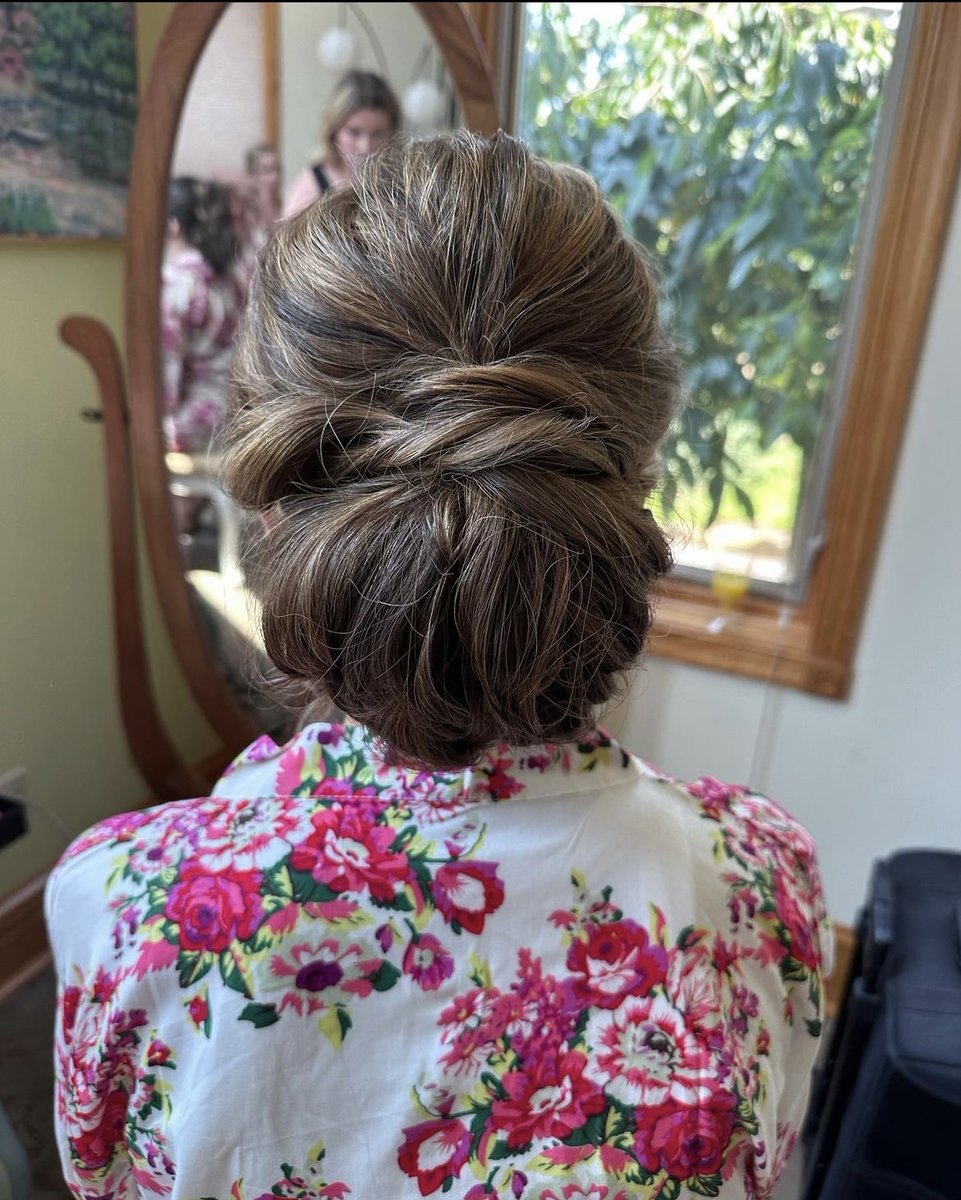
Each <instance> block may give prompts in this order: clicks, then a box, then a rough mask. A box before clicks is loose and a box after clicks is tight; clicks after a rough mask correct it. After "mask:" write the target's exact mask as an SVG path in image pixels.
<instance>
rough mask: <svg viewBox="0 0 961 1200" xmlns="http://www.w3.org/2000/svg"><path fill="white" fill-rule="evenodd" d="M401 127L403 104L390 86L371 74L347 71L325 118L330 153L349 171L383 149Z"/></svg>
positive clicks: (327, 147)
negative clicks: (401, 107)
mask: <svg viewBox="0 0 961 1200" xmlns="http://www.w3.org/2000/svg"><path fill="white" fill-rule="evenodd" d="M399 128H400V104H399V103H398V101H397V97H396V96H395V95H394V93H393V92H392V91H391V89H390V86H389V85H388V84H387V83H386V82H385V81H384V80H383V79H381V77H380V76H379V75H372V74H371V73H370V72H369V71H348V72H347V74H346V75H345V76H344V77H343V79H341V81H340V83H338V84H337V87H336V88H335V89H334V93H333V95H332V96H331V98H330V102H329V104H328V105H327V112H326V114H325V117H324V144H325V147H326V150H327V153H328V154H329V155H330V156H331V157H332V158H333V159H334V161H335V162H337V163H339V164H340V165H341V166H343V167H344V168H346V169H348V170H350V169H352V168H353V167H354V166H356V165H357V164H358V163H360V162H362V161H363V160H364V159H365V158H367V157H368V155H371V154H374V153H375V152H376V151H378V150H380V149H381V148H382V147H383V146H385V145H386V144H387V142H388V141H389V140H390V139H391V138H392V137H393V135H394V134H395V133H396V132H397V130H398V129H399Z"/></svg>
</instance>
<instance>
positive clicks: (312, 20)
mask: <svg viewBox="0 0 961 1200" xmlns="http://www.w3.org/2000/svg"><path fill="white" fill-rule="evenodd" d="M340 7H341V6H340V5H339V4H323V3H320V4H300V3H292V4H291V3H284V4H281V5H280V59H281V73H280V78H281V84H280V89H281V103H280V112H281V129H282V133H281V155H282V161H283V166H284V183H285V185H286V184H288V183H289V182H290V180H291V179H293V178H294V177H295V176H296V175H298V174H299V173H300V172H301V171H302V170H303V169H304V167H305V166H306V165H307V163H308V162H309V161H310V159H311V158H312V157H314V155H315V154H317V153H318V152H319V151H321V146H320V127H321V122H322V118H323V113H324V109H325V107H326V105H327V99H328V97H329V96H330V93H331V91H332V90H333V88H334V85H335V84H336V83H337V81H338V80H339V79H340V77H341V75H343V73H344V71H346V70H348V69H349V68H350V67H358V68H360V69H361V70H363V71H374V72H376V73H377V74H378V75H381V74H383V68H382V67H381V66H380V64H379V59H378V56H377V54H376V52H375V51H374V50H373V48H372V47H371V44H370V41H369V39H368V38H367V36H366V34H365V33H364V30H363V28H362V26H361V25H360V24H359V23H358V21H357V19H356V17H355V16H354V14H353V13H349V14H348V16H347V22H346V27H347V28H348V29H349V30H350V32H351V33H352V34H353V35H354V38H355V44H356V46H357V51H358V52H357V56H356V58H355V59H354V60H353V61H352V62H345V63H344V64H343V66H342V67H338V68H336V69H331V68H329V67H324V66H321V64H320V62H319V61H318V58H317V40H318V38H319V37H320V36H321V34H323V33H324V32H325V31H326V30H328V29H331V28H333V27H335V26H336V25H337V24H338V11H339V9H340ZM351 7H356V8H357V9H359V10H360V11H361V13H362V14H363V15H364V16H365V17H366V18H367V19H368V21H369V22H370V24H371V25H372V26H373V29H374V33H375V36H376V38H377V41H378V42H379V43H380V45H381V47H382V49H383V52H384V56H385V58H386V61H387V70H388V74H387V82H388V83H389V84H390V86H391V87H392V88H393V89H394V91H395V92H396V93H397V96H398V98H401V96H402V93H403V91H404V89H405V88H406V87H407V86H408V84H410V83H411V82H412V81H413V80H414V78H416V77H417V75H416V74H415V72H417V70H418V67H419V65H420V64H421V63H422V62H423V56H424V53H425V51H428V72H427V73H428V74H429V76H430V78H431V79H433V80H434V81H435V82H437V81H438V75H437V69H438V67H439V56H438V53H437V51H436V49H435V48H434V43H433V39H432V38H431V36H430V33H429V32H428V30H427V26H426V25H425V24H424V22H423V21H422V20H421V18H420V17H419V16H418V15H417V12H416V11H415V10H414V8H413V6H412V5H410V4H356V5H353V6H351ZM442 77H443V78H444V79H445V80H446V78H447V76H446V73H444V74H443V76H442ZM447 86H448V89H449V84H448V85H447ZM438 127H439V126H438ZM417 132H421V131H420V130H418V131H417ZM424 132H426V130H425V131H424Z"/></svg>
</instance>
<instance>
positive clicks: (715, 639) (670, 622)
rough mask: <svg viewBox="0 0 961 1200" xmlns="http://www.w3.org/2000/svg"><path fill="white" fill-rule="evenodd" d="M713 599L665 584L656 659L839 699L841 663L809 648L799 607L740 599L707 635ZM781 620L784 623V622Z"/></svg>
mask: <svg viewBox="0 0 961 1200" xmlns="http://www.w3.org/2000/svg"><path fill="white" fill-rule="evenodd" d="M719 613H720V609H719V606H718V602H717V599H716V598H715V597H714V596H713V595H712V594H711V592H710V591H709V590H708V589H707V588H706V587H704V586H703V585H699V584H694V583H684V582H681V581H679V580H674V579H672V580H669V581H668V582H667V583H666V585H665V587H664V590H663V592H662V594H661V599H660V603H659V604H658V608H657V615H656V618H655V621H654V628H653V629H652V631H651V636H650V639H649V641H648V650H649V651H650V653H651V654H653V655H656V656H658V657H660V658H669V659H674V660H677V661H680V662H686V663H689V664H690V665H692V666H698V667H708V668H710V669H712V670H715V671H725V672H728V673H730V674H734V675H742V676H746V677H747V678H749V679H761V680H764V681H765V682H774V683H779V684H782V685H783V686H785V687H792V688H797V689H799V690H800V691H806V692H812V693H814V694H815V695H818V696H827V697H830V698H831V699H834V700H841V699H844V698H845V697H846V696H847V693H848V688H849V684H850V668H849V665H848V663H847V662H845V661H840V660H838V659H832V658H828V657H825V656H824V655H823V654H818V653H817V652H816V651H815V649H814V636H815V633H814V626H813V623H812V621H811V618H810V615H809V614H808V613H807V612H806V611H805V607H804V606H803V605H787V606H785V605H783V604H781V603H779V602H778V601H776V600H770V599H767V598H765V597H750V596H748V597H745V599H744V600H743V601H741V603H739V604H738V606H737V608H736V610H735V611H734V612H732V613H731V614H730V615H729V616H728V618H727V621H726V623H725V624H724V626H723V628H722V629H720V630H719V631H717V632H712V630H711V629H710V628H709V626H710V625H711V623H712V622H713V621H714V620H715V618H716V617H718V615H719ZM785 615H786V618H787V619H786V620H785Z"/></svg>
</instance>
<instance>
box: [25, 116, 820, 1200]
mask: <svg viewBox="0 0 961 1200" xmlns="http://www.w3.org/2000/svg"><path fill="white" fill-rule="evenodd" d="M678 390H679V383H678V363H677V357H676V354H675V350H674V347H673V345H672V344H671V341H670V340H669V338H668V337H667V336H666V334H665V332H664V330H663V329H662V327H661V324H660V319H659V303H658V295H657V291H656V288H655V286H654V282H653V279H652V276H651V272H650V270H649V268H648V264H647V261H646V259H645V257H644V255H643V254H642V252H641V251H640V249H639V248H638V247H637V246H636V245H635V244H634V243H633V242H632V241H631V240H630V239H629V238H628V237H626V236H625V234H624V232H623V231H622V229H621V227H620V225H619V222H618V218H617V215H616V214H615V213H614V211H613V210H612V209H611V208H610V207H609V206H608V205H607V204H606V203H605V201H604V198H603V196H602V195H601V193H600V191H599V189H598V188H597V186H596V184H595V183H594V182H593V181H592V180H591V179H589V178H588V177H587V176H586V175H584V174H582V173H581V172H579V171H577V170H575V169H573V168H569V167H560V166H554V165H552V164H549V163H547V162H544V161H542V160H540V159H537V158H534V157H533V156H532V155H531V154H530V153H529V152H528V151H527V150H526V149H525V147H524V146H523V145H522V143H520V142H519V141H516V140H515V139H513V138H511V137H508V136H506V135H498V136H497V137H495V138H492V139H483V138H478V137H474V136H473V135H471V134H467V133H459V134H456V135H452V136H448V137H438V138H428V139H423V140H417V141H411V142H408V143H401V144H395V145H392V146H389V147H387V148H386V149H385V150H384V151H382V152H381V153H379V154H377V155H374V156H373V157H371V158H370V159H369V160H368V161H367V162H366V163H365V164H364V166H363V167H362V168H361V169H360V170H359V171H358V173H357V176H356V177H355V179H354V181H353V183H352V184H351V185H349V186H345V187H343V188H340V189H338V190H337V191H336V192H333V193H331V195H330V196H329V197H328V198H326V199H325V200H323V201H321V202H320V203H319V204H314V205H312V206H311V207H310V208H308V209H307V210H305V211H304V212H302V213H301V214H300V215H299V216H297V217H294V218H293V219H292V220H290V221H285V222H281V223H280V224H279V225H278V226H277V229H276V230H275V232H274V234H273V236H272V237H271V239H270V241H269V242H268V244H267V247H266V249H265V251H264V254H263V255H262V256H261V261H260V267H259V270H258V272H257V275H256V277H255V281H254V287H253V292H252V296H251V301H250V304H249V305H248V308H247V310H246V312H245V316H244V329H243V332H242V335H241V343H240V349H239V351H238V364H237V372H236V390H235V392H234V394H233V395H234V399H233V406H234V407H233V409H232V413H231V417H230V419H229V421H228V424H227V427H226V429H225V433H224V444H225V456H226V464H225V470H226V478H227V481H228V484H229V485H230V487H231V489H232V490H233V493H234V495H235V497H236V499H237V500H238V502H239V503H241V504H242V505H244V506H246V507H247V508H248V509H250V510H252V511H254V512H257V513H260V514H262V515H263V516H264V517H265V518H269V520H267V522H266V524H267V525H268V529H267V530H266V532H265V536H264V544H263V547H262V549H261V552H260V554H259V556H258V564H257V565H258V570H259V571H260V578H259V580H258V582H257V585H256V587H257V592H258V595H259V596H260V597H261V600H262V603H263V632H264V638H265V644H266V647H267V650H268V653H269V654H270V656H271V658H272V659H273V661H274V663H275V664H276V666H277V668H278V670H279V671H280V672H281V673H282V674H283V675H285V676H287V677H289V679H290V680H291V681H295V682H296V683H298V684H299V685H301V686H302V687H304V688H305V689H306V690H308V691H309V692H310V693H312V694H313V695H315V696H320V695H325V696H327V697H329V698H330V699H332V700H333V701H334V702H335V703H336V704H337V705H338V707H339V708H340V709H341V710H342V711H343V712H345V713H349V714H350V718H351V719H350V721H348V722H347V723H346V724H341V723H322V722H316V723H311V724H308V725H306V726H305V727H304V728H303V729H302V730H301V732H300V733H298V734H297V735H296V736H295V737H294V738H293V739H292V740H291V741H290V742H288V743H287V744H285V745H276V744H274V742H272V741H271V740H270V739H269V738H261V739H260V740H259V741H257V742H255V743H254V744H253V745H252V746H250V747H249V748H248V749H247V750H246V751H245V752H244V753H243V754H241V755H240V757H239V758H238V759H237V760H236V761H235V762H234V763H233V765H232V766H231V768H230V769H229V770H228V772H227V773H226V774H225V775H224V777H223V778H222V779H221V780H220V782H219V783H218V784H217V785H216V787H215V789H214V795H213V796H212V797H207V798H202V799H192V800H184V801H181V802H179V803H176V804H169V805H165V806H161V807H159V808H154V809H152V810H149V811H147V812H137V813H131V814H128V815H126V816H118V817H113V818H111V819H109V820H107V821H104V822H102V823H101V824H99V825H97V826H96V827H95V828H94V829H93V830H91V831H90V832H89V833H87V834H85V835H84V836H83V837H81V838H80V839H79V840H78V841H77V842H75V843H74V845H73V846H72V847H71V848H70V849H69V850H68V852H67V854H66V856H65V858H64V859H63V861H62V862H61V863H60V865H59V866H58V867H57V868H56V870H55V871H54V874H53V876H52V879H51V882H50V884H49V887H48V891H47V919H48V923H49V929H50V935H51V941H52V945H53V950H54V957H55V961H56V968H57V973H58V976H59V980H60V989H61V990H60V1012H59V1018H58V1023H57V1051H56V1061H57V1064H58V1066H57V1072H58V1084H57V1089H58V1090H57V1095H58V1101H57V1105H58V1107H57V1121H58V1127H59V1135H60V1136H59V1141H60V1146H61V1148H62V1155H63V1163H64V1168H65V1170H66V1173H67V1178H68V1180H69V1182H70V1186H71V1190H72V1191H73V1192H74V1194H75V1195H76V1196H78V1197H88V1196H114V1197H117V1198H120V1197H134V1196H137V1195H142V1196H147V1195H150V1196H164V1195H172V1196H173V1197H175V1198H186V1197H197V1196H217V1197H221V1198H222V1200H227V1197H230V1196H233V1197H242V1196H247V1197H250V1198H255V1197H261V1198H263V1197H267V1196H271V1195H273V1196H279V1197H312V1198H315V1200H322V1198H326V1200H343V1198H344V1197H346V1196H350V1197H356V1198H357V1200H380V1198H384V1200H419V1198H420V1197H424V1196H435V1197H436V1198H437V1200H441V1198H442V1197H444V1196H447V1197H449V1198H450V1200H564V1198H566V1200H586V1198H590V1200H655V1198H656V1197H662V1198H663V1197H667V1196H670V1197H679V1196H681V1194H682V1193H683V1195H685V1196H688V1195H702V1196H705V1195H709V1196H719V1197H721V1198H722V1200H745V1198H746V1197H751V1198H752V1200H757V1198H761V1197H769V1196H770V1195H771V1193H772V1190H773V1188H774V1185H775V1182H776V1180H777V1178H778V1175H779V1174H780V1172H781V1170H782V1168H783V1166H784V1163H785V1160H786V1158H787V1156H788V1154H789V1153H790V1150H791V1147H792V1145H793V1142H794V1140H795V1137H796V1134H797V1131H798V1128H799V1126H800V1123H801V1119H802V1114H803V1111H804V1107H805V1101H806V1098H807V1093H808V1086H809V1073H810V1069H811V1065H812V1063H813V1060H814V1056H815V1051H816V1049H817V1044H818V1033H819V1029H820V1017H821V996H822V985H821V971H822V964H823V957H822V956H823V953H824V950H825V949H826V943H825V942H824V941H822V938H823V937H824V935H825V933H826V920H825V914H824V904H823V897H822V894H821V888H820V884H819V876H818V868H817V862H816V857H815V852H814V847H813V845H812V842H811V839H810V837H809V836H808V835H807V833H805V831H804V830H803V828H802V827H801V826H800V825H798V823H797V822H796V821H795V820H794V819H793V818H792V817H791V816H789V814H788V813H787V812H785V811H784V809H782V808H781V807H780V806H779V805H777V804H776V803H774V802H773V801H771V800H768V799H767V798H765V797H764V796H760V795H756V794H753V793H750V792H748V791H746V790H745V789H744V788H741V787H731V786H728V785H726V784H723V783H720V782H718V781H717V780H716V779H713V778H704V779H701V780H699V781H697V782H696V783H691V784H684V783H681V782H678V781H676V780H674V779H671V778H669V777H667V776H666V775H664V774H662V773H661V772H659V771H657V770H656V769H655V768H653V767H652V766H650V765H649V764H647V763H645V762H643V761H642V760H641V759H639V758H637V757H635V756H633V755H631V754H629V753H628V752H627V751H626V750H624V749H622V748H621V747H620V746H619V745H618V744H617V743H616V742H615V741H614V739H613V738H612V737H611V736H610V735H609V734H607V733H605V732H604V731H603V730H601V729H599V728H598V727H597V719H598V714H599V711H600V710H601V708H602V706H604V705H605V704H606V703H607V702H608V701H609V700H610V699H611V697H612V696H613V695H614V693H615V692H616V690H617V689H618V687H619V686H620V685H621V684H622V682H623V679H624V674H625V672H627V671H629V670H630V669H631V668H632V667H633V666H634V665H635V664H636V662H637V660H638V657H639V656H640V655H641V653H642V651H643V649H644V645H645V641H646V638H647V635H648V632H649V630H650V627H651V620H652V604H653V601H654V597H655V593H656V588H657V586H658V581H659V580H660V578H661V576H662V575H663V574H664V572H665V571H666V570H667V569H668V567H669V565H670V552H669V549H668V545H667V541H666V539H665V537H664V534H663V533H662V531H661V529H660V528H659V527H658V525H657V523H656V522H655V520H654V517H653V516H652V514H651V512H650V510H649V509H648V507H647V504H646V498H647V497H648V496H649V495H650V493H651V491H652V489H653V488H654V487H656V486H657V483H658V475H659V449H658V448H659V445H660V443H661V441H662V439H663V438H664V435H665V433H666V432H667V429H668V427H669V424H670V422H671V419H672V417H673V415H674V413H675V411H676V407H677V398H678ZM691 736H692V737H694V736H696V731H694V730H692V734H691Z"/></svg>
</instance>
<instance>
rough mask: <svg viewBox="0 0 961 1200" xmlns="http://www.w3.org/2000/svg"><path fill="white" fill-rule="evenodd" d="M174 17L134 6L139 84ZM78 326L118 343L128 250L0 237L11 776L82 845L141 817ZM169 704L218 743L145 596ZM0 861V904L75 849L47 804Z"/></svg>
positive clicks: (4, 672)
mask: <svg viewBox="0 0 961 1200" xmlns="http://www.w3.org/2000/svg"><path fill="white" fill-rule="evenodd" d="M173 8H174V5H173V4H169V3H163V4H152V3H151V4H137V5H136V9H137V43H138V46H137V48H138V55H139V64H140V80H141V86H142V85H143V82H144V81H145V79H146V77H147V72H148V70H149V64H150V59H151V57H152V54H153V50H154V48H155V46H156V44H157V41H158V40H159V37H160V34H161V32H162V30H163V27H164V25H165V23H166V21H167V19H168V17H169V15H170V12H171V11H172V9H173ZM72 313H83V314H89V315H91V316H95V317H99V318H101V319H102V320H104V321H105V322H106V323H107V325H108V326H109V327H110V328H111V329H112V330H113V331H114V333H115V334H116V335H117V336H118V337H121V336H122V331H123V245H122V244H120V243H117V242H90V243H85V244H71V245H67V244H63V245H58V244H57V243H55V242H50V243H46V244H43V243H39V244H27V243H14V242H4V241H2V240H0V412H2V425H0V775H3V774H5V773H6V772H7V771H8V770H10V769H11V768H14V767H25V768H26V770H27V790H28V796H29V797H30V798H31V799H33V800H35V801H37V802H38V804H41V805H43V806H44V807H45V808H46V809H48V810H49V811H50V813H52V814H55V816H56V817H59V818H60V820H61V821H62V822H63V823H64V824H65V825H66V827H67V828H68V829H69V831H70V832H71V834H76V833H78V832H80V830H82V829H83V828H85V827H86V826H87V825H89V824H90V823H91V822H92V821H94V820H96V819H98V818H100V817H102V816H105V815H107V814H108V813H113V812H120V811H123V810H124V809H125V808H129V807H132V806H135V805H137V804H138V803H139V802H140V801H141V799H142V798H143V796H144V795H145V793H146V790H147V789H146V787H145V785H144V783H143V781H142V780H141V778H140V776H139V774H138V773H137V770H136V768H135V766H134V765H133V762H132V761H131V759H130V756H129V754H128V752H127V747H126V742H125V739H124V734H123V730H122V727H121V723H120V715H119V710H118V705H117V699H116V693H115V686H114V647H113V633H112V612H111V601H110V590H109V585H110V579H109V562H108V546H107V530H106V522H105V494H104V460H103V450H102V432H101V428H100V426H98V425H94V424H89V423H87V422H85V421H82V420H81V418H80V415H79V414H80V410H81V409H83V408H91V407H95V406H97V404H98V397H97V395H96V391H95V387H94V383H93V377H92V375H91V374H90V371H89V369H88V368H87V367H86V365H85V364H84V362H83V361H82V360H81V359H80V358H78V357H77V356H76V355H75V354H74V353H73V352H72V351H70V350H68V349H67V348H66V347H65V346H63V345H62V344H61V343H60V341H59V337H58V333H57V329H58V325H59V323H60V321H61V320H62V319H63V318H64V317H65V316H68V315H70V314H72ZM147 609H148V611H147V623H148V638H149V641H150V644H151V652H152V659H153V663H154V674H155V680H156V685H157V691H158V699H159V700H160V703H161V705H162V708H163V710H164V713H165V715H166V716H167V718H168V720H169V724H170V726H171V731H172V732H173V734H174V735H175V737H176V739H177V742H178V745H179V747H180V749H181V751H182V752H183V753H184V754H185V755H186V756H187V757H189V758H190V759H191V760H193V761H196V760H198V759H199V758H201V757H203V755H204V754H206V753H209V752H210V751H211V750H212V749H213V746H214V741H213V739H212V736H211V734H210V732H209V730H208V729H207V727H206V726H205V724H204V722H203V720H202V719H201V717H200V715H199V713H198V711H197V709H196V707H195V706H194V705H193V702H192V701H191V699H190V697H189V694H188V693H187V691H186V688H185V685H184V683H183V681H182V678H181V676H180V672H179V670H178V668H177V666H176V664H175V663H174V660H173V658H172V654H171V651H170V649H169V646H168V644H167V640H166V637H165V635H164V632H163V629H162V625H161V621H160V618H159V616H158V610H157V607H156V604H155V603H154V602H153V597H152V596H149V597H148V604H147ZM28 821H29V825H30V832H29V834H28V835H27V836H26V837H25V838H21V839H20V840H18V841H16V842H14V843H12V844H11V845H9V846H7V847H4V848H3V849H2V850H0V895H2V894H3V893H5V892H7V891H10V890H11V889H13V888H15V887H16V886H17V885H18V884H19V883H21V882H22V881H23V880H24V879H26V878H28V877H29V876H31V875H33V874H35V873H36V872H38V871H40V870H42V869H43V868H44V867H46V866H48V865H49V864H50V863H51V862H52V861H53V860H54V859H55V858H56V857H57V855H58V854H59V852H60V850H61V849H62V848H63V846H64V844H65V841H66V836H65V834H64V833H63V832H61V831H60V830H59V829H58V828H57V826H56V825H55V823H54V821H53V820H52V819H51V817H50V816H49V815H48V814H47V813H45V812H44V811H42V810H41V809H40V808H38V807H33V808H31V809H29V810H28Z"/></svg>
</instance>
